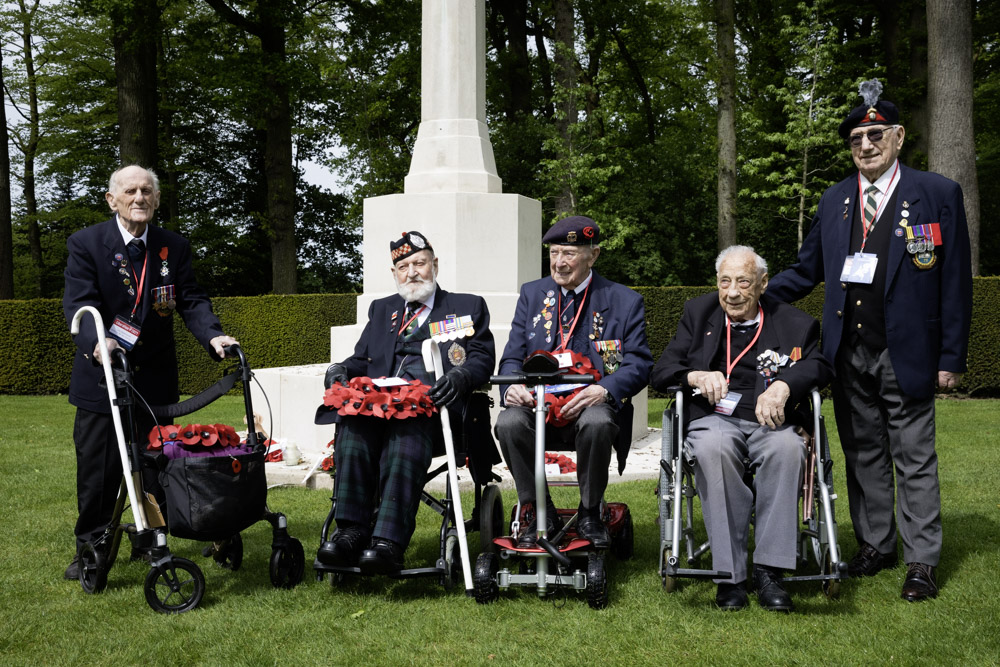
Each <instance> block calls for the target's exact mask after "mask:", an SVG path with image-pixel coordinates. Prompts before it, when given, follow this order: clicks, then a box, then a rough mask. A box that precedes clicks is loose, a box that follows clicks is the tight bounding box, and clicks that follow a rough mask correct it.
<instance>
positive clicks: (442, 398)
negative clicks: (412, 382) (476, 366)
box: [427, 367, 472, 405]
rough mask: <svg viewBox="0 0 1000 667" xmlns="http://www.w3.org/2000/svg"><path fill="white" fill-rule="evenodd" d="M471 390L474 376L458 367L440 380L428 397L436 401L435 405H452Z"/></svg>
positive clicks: (428, 393)
mask: <svg viewBox="0 0 1000 667" xmlns="http://www.w3.org/2000/svg"><path fill="white" fill-rule="evenodd" d="M471 388H472V374H471V373H469V371H467V370H465V369H464V368H460V367H456V368H452V369H451V370H450V371H448V372H447V373H445V374H444V375H442V376H441V377H440V378H438V381H437V382H435V383H434V386H433V387H431V390H430V391H429V392H427V396H428V398H430V399H431V400H432V401H434V405H451V404H452V403H454V402H455V399H457V398H458V397H460V396H464V395H465V394H467V393H468V392H469V390H470V389H471Z"/></svg>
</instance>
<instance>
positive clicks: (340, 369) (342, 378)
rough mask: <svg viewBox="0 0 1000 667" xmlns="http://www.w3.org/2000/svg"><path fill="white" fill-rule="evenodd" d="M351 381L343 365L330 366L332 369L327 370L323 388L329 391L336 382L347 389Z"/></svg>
mask: <svg viewBox="0 0 1000 667" xmlns="http://www.w3.org/2000/svg"><path fill="white" fill-rule="evenodd" d="M350 379H351V378H349V377H348V376H347V369H346V368H344V365H343V364H330V367H329V368H327V369H326V377H325V378H323V387H324V388H325V389H329V388H330V387H332V386H333V383H334V382H339V383H340V384H342V385H344V386H345V387H346V386H347V381H348V380H350Z"/></svg>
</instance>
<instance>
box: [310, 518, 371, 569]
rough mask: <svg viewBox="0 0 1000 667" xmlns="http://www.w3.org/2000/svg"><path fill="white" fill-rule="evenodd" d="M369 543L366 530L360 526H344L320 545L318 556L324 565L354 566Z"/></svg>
mask: <svg viewBox="0 0 1000 667" xmlns="http://www.w3.org/2000/svg"><path fill="white" fill-rule="evenodd" d="M368 543H369V538H368V534H367V533H366V532H365V531H364V530H362V529H361V528H359V527H358V526H344V527H343V528H339V529H338V530H337V532H336V533H334V534H333V538H332V539H330V540H327V541H326V542H323V544H322V545H320V547H319V551H318V552H316V558H318V559H319V562H321V563H323V564H324V565H337V566H340V567H354V566H355V565H357V564H358V559H359V558H361V552H362V551H364V548H365V546H366V545H367V544H368Z"/></svg>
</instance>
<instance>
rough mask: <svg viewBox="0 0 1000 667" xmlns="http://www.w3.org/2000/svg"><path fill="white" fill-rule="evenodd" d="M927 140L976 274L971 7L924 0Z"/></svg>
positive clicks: (932, 163) (934, 168)
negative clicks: (965, 226)
mask: <svg viewBox="0 0 1000 667" xmlns="http://www.w3.org/2000/svg"><path fill="white" fill-rule="evenodd" d="M927 56H928V57H927V60H928V77H927V96H928V108H929V111H930V133H929V134H930V137H929V141H928V148H929V155H928V158H929V164H930V169H931V171H936V172H937V173H939V174H941V175H943V176H947V177H948V178H951V179H953V180H955V181H957V182H958V184H959V185H961V186H962V191H963V192H964V194H965V215H966V217H967V218H968V221H969V241H970V242H971V244H972V274H973V275H979V184H978V182H977V180H976V145H975V142H974V140H973V139H974V135H973V127H972V3H971V2H968V1H967V0H966V1H963V2H949V1H948V0H927Z"/></svg>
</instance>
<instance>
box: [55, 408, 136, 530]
mask: <svg viewBox="0 0 1000 667" xmlns="http://www.w3.org/2000/svg"><path fill="white" fill-rule="evenodd" d="M137 419H138V420H139V422H140V424H139V426H138V428H137V432H138V437H139V439H140V441H142V440H143V439H144V438H145V436H146V434H148V433H149V430H150V429H151V428H152V427H153V421H152V418H151V417H149V416H146V417H143V416H142V415H139V416H138V417H137ZM122 426H123V428H125V422H123V424H122ZM127 439H128V434H127V433H126V440H127ZM73 442H74V444H75V445H76V504H77V512H78V518H77V520H76V528H75V529H74V531H73V532H74V533H75V534H76V546H77V548H78V549H79V547H80V545H82V544H83V543H84V542H94V541H96V540H97V538H99V537H100V536H101V535H102V534H103V533H104V530H105V528H107V526H108V524H109V523H110V522H111V519H112V518H113V517H112V514H114V510H115V501H116V500H117V499H118V489H119V488H120V487H121V483H122V460H121V454H120V453H119V451H118V438H117V436H116V435H115V424H114V420H113V418H112V417H111V413H103V412H91V411H90V410H85V409H83V408H77V409H76V419H75V420H74V422H73Z"/></svg>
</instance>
